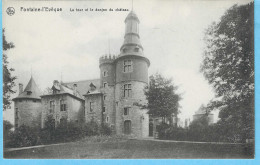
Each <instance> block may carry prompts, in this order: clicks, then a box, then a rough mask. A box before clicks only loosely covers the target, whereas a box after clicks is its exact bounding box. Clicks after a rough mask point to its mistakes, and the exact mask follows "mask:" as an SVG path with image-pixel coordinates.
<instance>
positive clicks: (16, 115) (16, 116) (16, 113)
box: [15, 108, 18, 119]
mask: <svg viewBox="0 0 260 165" xmlns="http://www.w3.org/2000/svg"><path fill="white" fill-rule="evenodd" d="M15 118H16V119H18V108H15Z"/></svg>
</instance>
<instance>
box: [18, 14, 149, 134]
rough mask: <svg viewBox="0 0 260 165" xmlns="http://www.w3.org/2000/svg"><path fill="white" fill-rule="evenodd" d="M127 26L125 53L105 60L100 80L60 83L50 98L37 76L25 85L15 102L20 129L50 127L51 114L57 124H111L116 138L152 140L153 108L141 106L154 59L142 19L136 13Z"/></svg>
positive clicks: (122, 49) (126, 23)
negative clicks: (147, 47) (143, 39)
mask: <svg viewBox="0 0 260 165" xmlns="http://www.w3.org/2000/svg"><path fill="white" fill-rule="evenodd" d="M125 27H126V28H125V36H124V43H123V45H122V46H121V48H120V54H119V55H117V56H115V55H112V56H111V55H108V56H102V57H101V58H100V59H99V68H100V79H94V80H84V81H75V82H67V83H66V82H59V81H57V80H54V82H53V86H52V87H51V90H50V92H49V93H47V94H46V93H45V94H42V93H41V92H40V90H39V88H38V87H37V85H36V83H35V81H34V79H33V77H31V79H30V81H29V83H28V85H27V86H26V88H25V89H24V90H23V85H22V84H19V95H18V97H16V98H14V99H13V101H14V106H15V127H19V126H20V125H22V124H25V125H29V126H39V127H44V124H45V121H46V118H47V117H48V116H49V115H51V116H53V122H55V125H58V124H60V123H63V122H66V121H68V120H69V121H75V122H83V123H84V122H90V121H96V122H98V123H100V124H101V123H106V124H107V125H108V126H110V127H111V128H112V130H113V131H114V133H116V134H128V135H133V136H136V137H147V136H149V135H150V136H151V135H152V132H151V131H152V130H153V128H152V127H151V123H150V124H149V115H148V114H147V110H145V109H141V108H140V107H139V106H138V105H140V104H146V97H145V95H144V87H145V86H147V85H148V67H149V65H150V61H149V59H148V58H146V57H145V56H144V54H143V47H142V45H141V43H140V36H139V19H138V17H137V15H136V14H135V13H134V12H133V11H131V12H130V13H129V14H128V15H127V17H126V19H125ZM150 121H151V119H150ZM149 126H150V130H149Z"/></svg>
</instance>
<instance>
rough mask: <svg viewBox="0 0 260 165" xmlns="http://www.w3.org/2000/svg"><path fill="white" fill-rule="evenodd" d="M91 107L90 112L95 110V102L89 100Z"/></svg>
mask: <svg viewBox="0 0 260 165" xmlns="http://www.w3.org/2000/svg"><path fill="white" fill-rule="evenodd" d="M89 109H90V112H93V110H94V103H93V102H89Z"/></svg>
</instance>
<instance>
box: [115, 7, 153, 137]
mask: <svg viewBox="0 0 260 165" xmlns="http://www.w3.org/2000/svg"><path fill="white" fill-rule="evenodd" d="M139 23H140V22H139V19H138V17H137V15H136V14H135V13H134V12H133V11H131V12H130V13H129V14H128V15H127V17H126V19H125V36H124V43H123V45H122V46H121V48H120V55H119V56H118V57H117V58H116V59H115V62H114V63H115V71H116V75H115V113H116V119H115V121H116V132H117V134H130V135H133V136H136V137H147V136H148V129H149V116H148V114H147V110H143V109H141V108H140V107H139V106H138V104H144V103H146V97H145V95H144V88H145V86H147V85H148V67H149V65H150V61H149V60H148V58H146V57H145V56H144V55H143V47H142V45H141V42H140V36H139Z"/></svg>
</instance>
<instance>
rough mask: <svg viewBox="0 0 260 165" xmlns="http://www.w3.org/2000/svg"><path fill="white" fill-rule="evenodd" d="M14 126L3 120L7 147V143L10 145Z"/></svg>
mask: <svg viewBox="0 0 260 165" xmlns="http://www.w3.org/2000/svg"><path fill="white" fill-rule="evenodd" d="M12 128H13V125H12V124H11V123H10V122H9V121H7V120H4V121H3V140H4V147H6V145H8V144H9V143H10V142H9V141H10V136H11V134H12V131H11V129H12Z"/></svg>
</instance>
